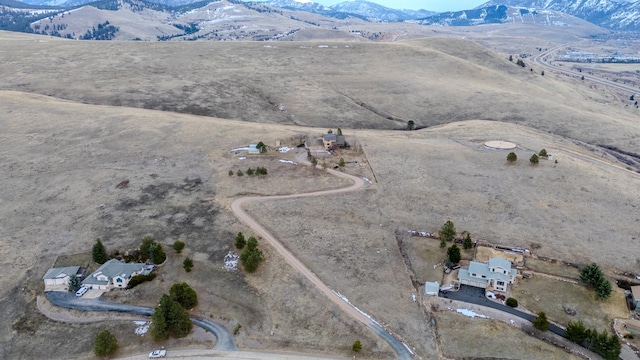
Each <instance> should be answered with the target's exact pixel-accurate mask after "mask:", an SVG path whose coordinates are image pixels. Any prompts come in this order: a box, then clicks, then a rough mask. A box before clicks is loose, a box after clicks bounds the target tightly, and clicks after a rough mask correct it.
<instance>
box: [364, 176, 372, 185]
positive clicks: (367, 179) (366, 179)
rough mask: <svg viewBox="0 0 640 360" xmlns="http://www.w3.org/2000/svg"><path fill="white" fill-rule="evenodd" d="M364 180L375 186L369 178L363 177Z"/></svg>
mask: <svg viewBox="0 0 640 360" xmlns="http://www.w3.org/2000/svg"><path fill="white" fill-rule="evenodd" d="M362 180H364V181H366V182H368V183H369V184H373V183H372V182H371V180H369V178H366V177H363V178H362Z"/></svg>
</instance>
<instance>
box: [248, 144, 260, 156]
mask: <svg viewBox="0 0 640 360" xmlns="http://www.w3.org/2000/svg"><path fill="white" fill-rule="evenodd" d="M249 154H260V149H258V144H249Z"/></svg>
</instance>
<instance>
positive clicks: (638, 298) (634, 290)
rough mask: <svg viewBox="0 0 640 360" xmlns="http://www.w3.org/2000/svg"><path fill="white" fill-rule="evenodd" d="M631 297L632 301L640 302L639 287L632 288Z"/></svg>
mask: <svg viewBox="0 0 640 360" xmlns="http://www.w3.org/2000/svg"><path fill="white" fill-rule="evenodd" d="M631 295H632V296H633V300H635V301H640V286H632V287H631Z"/></svg>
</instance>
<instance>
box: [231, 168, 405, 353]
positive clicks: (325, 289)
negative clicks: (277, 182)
mask: <svg viewBox="0 0 640 360" xmlns="http://www.w3.org/2000/svg"><path fill="white" fill-rule="evenodd" d="M309 165H310V164H309ZM326 171H328V172H329V173H330V174H333V175H335V176H338V177H341V178H345V179H349V180H351V181H353V184H352V185H351V186H348V187H345V188H341V189H334V190H324V191H316V192H311V193H304V194H292V195H278V196H253V197H243V198H239V199H236V200H235V201H233V202H232V203H231V211H233V213H234V214H236V216H237V217H238V218H239V219H240V220H242V221H243V222H244V223H245V224H247V225H248V226H249V227H250V228H252V229H253V230H254V231H255V232H256V233H258V234H260V236H262V237H263V238H264V239H265V240H266V241H267V242H268V243H269V244H270V245H271V246H272V247H273V248H274V249H276V250H277V251H278V252H279V253H280V255H282V257H283V258H284V259H285V261H286V262H287V263H289V265H291V266H292V267H293V268H294V269H295V270H297V271H298V272H300V273H301V274H302V275H303V276H304V277H306V278H307V279H308V280H309V281H310V282H311V283H312V284H313V285H314V286H315V287H316V288H318V290H320V292H322V293H323V294H324V295H325V296H326V297H327V298H328V299H329V300H331V301H332V302H333V303H334V304H336V305H337V306H338V307H339V308H340V309H341V310H342V311H343V312H344V313H346V314H347V315H349V316H351V317H352V318H353V319H355V320H357V321H359V322H361V323H362V324H364V325H366V326H368V327H369V328H371V329H372V330H373V331H374V332H375V333H376V334H378V335H379V336H380V337H382V339H384V340H385V341H386V342H387V343H388V344H389V345H390V346H391V347H392V348H393V350H394V351H395V352H396V354H397V356H398V358H399V359H411V358H412V355H411V353H410V352H409V351H408V349H407V347H406V346H405V344H404V343H403V342H402V341H399V340H398V339H396V338H395V337H393V336H392V335H391V334H389V332H387V331H386V330H384V329H383V328H382V327H380V325H379V324H377V323H375V322H374V321H372V320H371V318H369V317H368V316H367V315H365V314H363V313H362V312H360V311H358V310H357V309H356V308H355V307H354V306H353V305H351V304H350V303H348V302H347V301H345V299H344V298H342V297H340V296H339V295H338V294H337V293H336V292H334V291H333V290H332V289H331V288H330V287H329V286H327V285H326V284H325V283H324V282H323V281H322V280H320V278H318V276H316V274H314V273H313V272H312V271H311V270H309V268H307V267H306V266H305V265H304V264H303V263H302V262H301V261H300V260H298V258H296V257H295V255H293V254H292V253H291V252H290V251H289V250H287V249H286V248H285V247H284V246H283V245H282V243H281V242H280V241H278V239H276V238H275V236H273V235H272V234H271V233H270V232H269V231H267V229H265V228H264V227H263V226H262V225H260V223H258V221H256V220H255V219H254V218H252V217H251V216H250V215H249V214H247V213H246V212H245V211H244V209H242V205H244V204H246V203H248V202H252V201H267V200H280V199H293V198H300V197H313V196H323V195H330V194H338V193H343V192H348V191H355V190H358V189H361V188H362V187H364V186H365V184H368V183H366V182H365V181H364V180H363V179H362V178H359V177H356V176H352V175H349V174H345V173H343V172H340V171H335V170H333V169H327V170H326Z"/></svg>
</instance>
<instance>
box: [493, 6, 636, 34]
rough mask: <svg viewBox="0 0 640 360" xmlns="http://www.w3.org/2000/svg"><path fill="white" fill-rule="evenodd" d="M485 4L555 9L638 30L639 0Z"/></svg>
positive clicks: (595, 22) (617, 27)
mask: <svg viewBox="0 0 640 360" xmlns="http://www.w3.org/2000/svg"><path fill="white" fill-rule="evenodd" d="M487 5H507V6H513V7H523V8H529V9H547V10H555V11H561V12H564V13H567V14H569V15H573V16H575V17H578V18H580V19H583V20H586V21H589V22H591V23H593V24H596V25H599V26H602V27H604V28H608V29H614V30H636V31H637V30H640V0H636V1H625V0H617V1H616V0H491V1H489V2H487V3H485V4H483V5H481V6H480V7H486V6H487Z"/></svg>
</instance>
